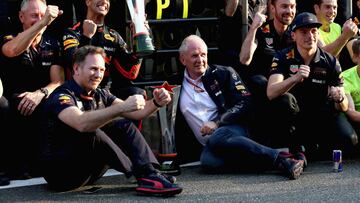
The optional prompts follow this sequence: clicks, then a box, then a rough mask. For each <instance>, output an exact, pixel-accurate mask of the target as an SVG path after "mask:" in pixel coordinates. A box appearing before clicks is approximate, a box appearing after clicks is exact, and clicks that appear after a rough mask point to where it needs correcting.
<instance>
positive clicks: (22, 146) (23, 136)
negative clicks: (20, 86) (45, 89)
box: [2, 94, 43, 179]
mask: <svg viewBox="0 0 360 203" xmlns="http://www.w3.org/2000/svg"><path fill="white" fill-rule="evenodd" d="M17 95H18V94H14V95H13V96H12V97H11V98H9V114H8V119H7V121H6V126H11V127H8V128H9V131H8V132H9V133H8V134H7V135H6V136H5V135H4V137H3V140H2V141H3V142H4V145H6V146H5V150H6V155H7V164H6V170H7V173H8V174H9V176H10V177H11V178H14V179H17V178H25V177H24V176H23V175H25V174H30V175H32V176H40V175H41V174H40V159H39V158H40V143H41V120H42V116H43V102H41V103H40V104H39V105H38V106H37V107H36V108H35V110H34V111H33V113H32V114H31V115H28V116H23V115H21V114H20V112H19V110H18V109H17V108H18V105H19V102H20V101H21V99H19V98H18V97H17Z"/></svg>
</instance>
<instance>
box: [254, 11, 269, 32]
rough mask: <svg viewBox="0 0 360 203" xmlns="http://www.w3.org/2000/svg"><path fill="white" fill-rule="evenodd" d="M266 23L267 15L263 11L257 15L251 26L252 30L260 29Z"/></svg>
mask: <svg viewBox="0 0 360 203" xmlns="http://www.w3.org/2000/svg"><path fill="white" fill-rule="evenodd" d="M265 21H266V15H264V14H263V12H262V11H261V10H259V11H258V12H256V13H255V15H254V19H253V22H252V24H251V28H252V29H258V28H259V27H260V26H261V25H262V24H264V22H265Z"/></svg>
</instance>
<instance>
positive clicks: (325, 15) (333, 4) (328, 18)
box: [314, 0, 338, 25]
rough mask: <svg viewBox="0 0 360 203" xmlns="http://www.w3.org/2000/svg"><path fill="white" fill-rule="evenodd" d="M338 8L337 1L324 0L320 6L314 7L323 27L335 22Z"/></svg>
mask: <svg viewBox="0 0 360 203" xmlns="http://www.w3.org/2000/svg"><path fill="white" fill-rule="evenodd" d="M337 7H338V5H337V1H336V0H322V3H321V4H320V5H314V9H315V13H316V17H317V18H318V20H319V21H320V22H321V23H322V24H323V25H329V24H330V23H332V22H334V20H335V17H336V15H337Z"/></svg>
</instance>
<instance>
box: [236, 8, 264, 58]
mask: <svg viewBox="0 0 360 203" xmlns="http://www.w3.org/2000/svg"><path fill="white" fill-rule="evenodd" d="M265 20H266V16H265V15H264V14H262V13H261V11H259V12H257V13H256V14H255V16H254V20H253V23H252V24H251V26H250V28H249V31H248V33H247V35H246V37H245V39H244V41H243V43H242V45H241V50H240V55H239V57H240V63H242V64H245V65H249V64H250V63H251V61H252V58H253V56H254V52H255V50H256V48H257V41H256V31H257V29H258V28H259V27H260V26H261V25H262V24H263V23H264V22H265Z"/></svg>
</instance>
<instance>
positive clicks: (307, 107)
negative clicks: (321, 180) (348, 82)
mask: <svg viewBox="0 0 360 203" xmlns="http://www.w3.org/2000/svg"><path fill="white" fill-rule="evenodd" d="M320 26H321V23H319V21H318V20H317V18H316V16H315V15H314V14H312V13H308V12H304V13H300V14H298V15H297V16H296V17H295V19H294V23H293V26H292V37H293V39H294V40H295V46H294V47H289V48H286V49H284V50H281V51H280V52H279V53H278V54H277V55H276V56H275V57H274V59H273V64H272V69H271V73H270V74H271V75H270V78H269V82H268V88H267V96H268V98H269V99H270V100H272V101H274V102H275V101H276V100H279V101H283V102H284V104H285V105H286V106H283V107H284V108H279V110H283V109H285V107H286V108H288V107H293V108H292V109H293V110H294V112H292V113H289V114H288V115H289V117H287V118H279V119H282V120H290V121H292V122H293V125H294V127H295V134H294V135H296V138H294V139H293V140H292V141H293V142H294V143H293V150H294V151H299V150H302V149H301V148H300V147H299V146H300V145H305V150H306V151H305V152H306V153H307V154H309V153H311V152H324V154H321V153H311V155H325V157H324V156H321V158H330V157H331V150H333V149H335V148H338V147H340V148H341V149H348V148H351V147H353V146H354V145H355V144H357V142H358V140H357V135H356V133H355V132H354V130H353V129H352V127H351V125H350V124H349V123H348V122H347V121H346V119H345V118H344V117H342V116H340V112H341V111H346V110H347V107H348V106H347V104H348V103H347V102H348V100H347V99H346V97H345V93H344V89H343V87H342V80H341V79H340V78H339V75H340V72H341V67H340V64H339V62H338V60H337V59H336V58H335V57H334V56H332V55H331V54H329V53H327V52H325V51H323V50H322V49H321V48H319V47H318V46H317V42H318V37H319V30H318V28H319V27H320ZM285 100H286V101H288V102H285ZM279 123H282V122H281V121H279ZM278 126H279V127H283V126H281V125H278ZM296 145H298V147H296ZM318 146H320V149H322V150H321V151H319V150H318ZM296 148H297V149H296ZM312 157H315V156H312ZM316 157H318V156H316Z"/></svg>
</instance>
